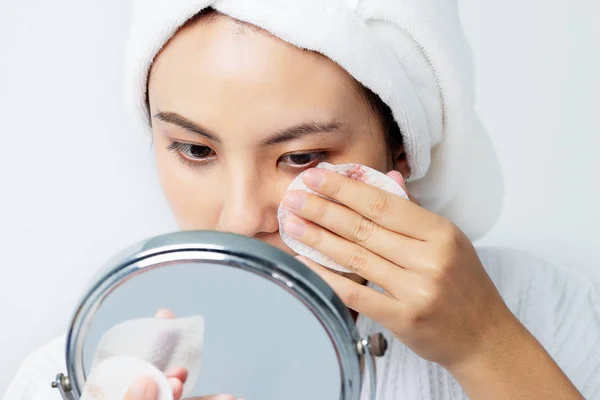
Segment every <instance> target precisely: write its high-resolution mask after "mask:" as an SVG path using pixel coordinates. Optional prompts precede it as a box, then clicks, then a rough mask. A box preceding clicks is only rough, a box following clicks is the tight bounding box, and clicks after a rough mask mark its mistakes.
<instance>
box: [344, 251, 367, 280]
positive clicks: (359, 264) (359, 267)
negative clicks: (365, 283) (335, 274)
mask: <svg viewBox="0 0 600 400" xmlns="http://www.w3.org/2000/svg"><path fill="white" fill-rule="evenodd" d="M348 268H350V269H351V270H352V271H354V272H356V273H358V274H359V275H360V274H361V273H362V272H363V271H364V270H365V269H366V268H367V257H366V256H365V254H364V252H362V251H360V250H357V251H354V252H352V253H350V257H349V258H348Z"/></svg>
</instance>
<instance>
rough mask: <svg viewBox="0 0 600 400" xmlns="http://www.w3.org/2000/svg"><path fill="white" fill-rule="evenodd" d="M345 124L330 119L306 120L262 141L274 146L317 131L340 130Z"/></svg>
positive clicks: (265, 144)
mask: <svg viewBox="0 0 600 400" xmlns="http://www.w3.org/2000/svg"><path fill="white" fill-rule="evenodd" d="M342 126H343V124H341V123H339V122H336V121H330V122H314V121H311V122H304V123H302V124H299V125H295V126H292V127H290V128H286V129H284V130H282V131H280V132H277V133H275V134H273V135H271V136H269V137H268V138H266V139H264V140H263V141H262V142H261V145H263V146H272V145H275V144H280V143H283V142H288V141H290V140H296V139H299V138H300V137H302V136H306V135H312V134H315V133H323V132H336V131H340V128H342Z"/></svg>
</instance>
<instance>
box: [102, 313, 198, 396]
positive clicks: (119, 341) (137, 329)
mask: <svg viewBox="0 0 600 400" xmlns="http://www.w3.org/2000/svg"><path fill="white" fill-rule="evenodd" d="M203 345H204V318H202V317H201V316H194V317H188V318H175V319H160V318H140V319H133V320H129V321H125V322H123V323H121V324H118V325H115V326H114V327H112V328H111V329H109V330H108V331H107V332H106V333H105V334H104V335H103V336H102V338H101V339H100V342H99V343H98V346H97V348H96V352H95V353H94V357H93V361H92V372H93V371H94V370H95V369H96V368H97V367H98V366H99V365H101V364H102V363H103V362H104V361H105V360H107V359H109V358H113V357H123V356H126V357H133V358H135V359H138V360H142V361H145V362H147V363H149V364H151V365H153V366H154V367H156V368H157V369H158V370H159V371H162V372H166V371H168V370H170V369H172V368H178V367H181V368H185V369H186V370H187V372H188V378H187V381H186V382H185V384H184V386H183V394H184V395H186V394H188V393H189V392H190V391H191V390H193V389H194V386H195V385H196V382H197V380H198V375H199V374H200V367H201V363H202V347H203ZM109 398H112V397H109Z"/></svg>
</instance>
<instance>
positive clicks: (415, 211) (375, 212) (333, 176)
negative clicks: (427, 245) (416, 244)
mask: <svg viewBox="0 0 600 400" xmlns="http://www.w3.org/2000/svg"><path fill="white" fill-rule="evenodd" d="M302 179H303V181H304V183H305V184H306V185H307V186H309V187H310V188H311V189H313V190H314V191H315V192H317V193H320V194H322V195H324V196H326V197H330V198H332V199H334V200H336V201H338V202H340V203H342V204H344V205H345V206H347V207H349V208H351V209H353V210H354V211H356V212H357V213H359V214H361V215H363V216H365V217H367V218H368V219H370V220H372V221H373V222H375V223H376V224H377V225H379V226H381V227H383V228H385V229H388V230H390V231H393V232H396V233H400V234H403V235H405V236H409V237H412V238H415V239H419V240H427V239H429V238H430V236H432V235H434V234H435V232H436V231H437V230H438V229H439V228H440V227H441V226H443V223H444V221H445V220H444V219H443V218H442V217H440V216H438V215H436V214H434V213H432V212H429V211H427V210H425V209H424V208H422V207H420V206H418V205H416V204H414V203H412V202H410V201H407V200H406V199H403V198H402V197H400V196H396V195H394V194H392V193H388V192H386V191H384V190H381V189H379V188H376V187H374V186H371V185H367V184H366V183H363V182H359V181H356V180H354V179H350V178H348V177H345V176H343V175H340V174H338V173H336V172H333V171H327V170H325V169H322V168H312V169H309V170H307V171H306V172H305V173H304V175H303V177H302Z"/></svg>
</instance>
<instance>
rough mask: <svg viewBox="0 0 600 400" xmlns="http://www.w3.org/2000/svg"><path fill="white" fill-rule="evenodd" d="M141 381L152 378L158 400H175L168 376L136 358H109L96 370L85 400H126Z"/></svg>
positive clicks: (92, 375) (82, 394) (82, 397)
mask: <svg viewBox="0 0 600 400" xmlns="http://www.w3.org/2000/svg"><path fill="white" fill-rule="evenodd" d="M141 377H149V378H152V379H153V380H154V382H156V385H157V386H158V397H156V400H173V392H172V389H171V386H170V385H169V382H168V381H167V377H166V376H165V374H164V373H163V372H162V371H160V370H159V369H158V368H156V367H155V366H154V365H152V364H150V363H149V362H146V361H143V360H140V359H137V358H133V357H109V358H107V359H105V360H103V361H102V362H100V363H99V364H98V365H96V366H95V367H94V369H92V372H91V374H90V375H89V376H88V377H87V380H86V382H85V386H84V387H83V391H82V393H81V400H109V399H115V400H117V399H119V400H120V399H124V398H125V394H126V393H127V391H128V390H129V389H130V388H131V387H132V386H133V385H134V384H135V383H136V381H137V380H138V379H139V378H141Z"/></svg>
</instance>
